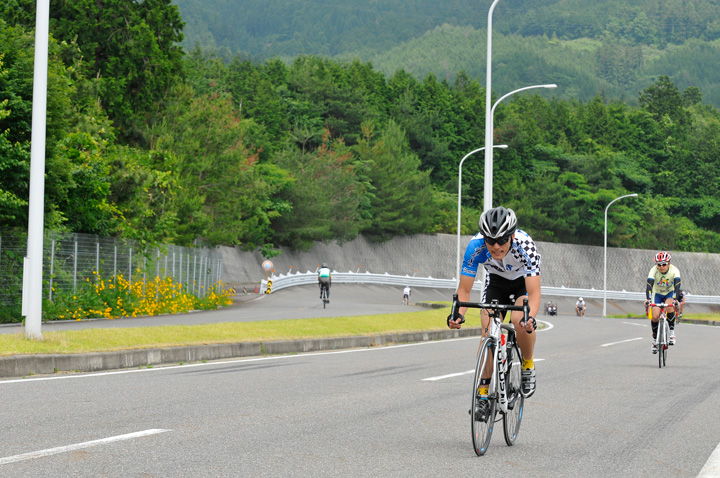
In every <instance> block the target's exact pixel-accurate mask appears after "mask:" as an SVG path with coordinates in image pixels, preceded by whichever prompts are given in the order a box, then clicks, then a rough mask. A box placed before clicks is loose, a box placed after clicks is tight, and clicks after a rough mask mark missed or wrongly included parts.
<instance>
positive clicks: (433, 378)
mask: <svg viewBox="0 0 720 478" xmlns="http://www.w3.org/2000/svg"><path fill="white" fill-rule="evenodd" d="M470 373H475V370H468V371H467V372H458V373H450V374H447V375H440V376H437V377H430V378H424V379H423V381H428V382H434V381H435V380H443V379H446V378H453V377H459V376H460V375H468V374H470Z"/></svg>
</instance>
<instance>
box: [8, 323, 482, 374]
mask: <svg viewBox="0 0 720 478" xmlns="http://www.w3.org/2000/svg"><path fill="white" fill-rule="evenodd" d="M480 329H481V327H469V328H466V329H460V330H433V331H425V332H404V333H397V334H385V335H373V336H356V337H335V338H317V339H304V340H280V341H272V342H238V343H230V344H208V345H192V346H184V347H165V348H152V349H133V350H122V351H116V352H96V353H89V354H37V355H11V356H9V357H0V378H17V377H27V376H30V375H52V374H56V373H60V372H99V371H105V370H121V369H127V368H138V367H146V366H150V365H169V364H178V363H191V362H202V361H208V360H220V359H228V358H239V357H253V356H261V355H281V354H293V353H302V352H317V351H324V350H343V349H352V348H357V347H376V346H382V345H388V344H392V343H411V342H427V341H431V340H446V339H453V338H461V337H474V336H479V335H480Z"/></svg>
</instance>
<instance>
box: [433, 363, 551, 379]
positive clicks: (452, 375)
mask: <svg viewBox="0 0 720 478" xmlns="http://www.w3.org/2000/svg"><path fill="white" fill-rule="evenodd" d="M543 360H545V359H537V358H536V359H535V360H534V361H535V362H542V361H543ZM516 363H517V362H516ZM471 373H475V370H474V369H473V370H468V371H467V372H458V373H449V374H447V375H438V376H437V377H428V378H423V379H422V381H423V382H435V381H437V380H444V379H446V378H453V377H459V376H461V375H469V374H471Z"/></svg>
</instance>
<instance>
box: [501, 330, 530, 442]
mask: <svg viewBox="0 0 720 478" xmlns="http://www.w3.org/2000/svg"><path fill="white" fill-rule="evenodd" d="M507 353H508V357H507V363H508V371H507V373H506V374H505V390H507V396H508V411H507V413H505V416H504V417H503V432H504V433H505V443H507V444H508V446H513V444H514V443H515V440H516V439H517V436H518V433H520V423H521V422H522V417H523V412H524V411H525V397H524V396H523V394H522V376H521V370H522V354H521V353H520V349H519V348H518V345H517V344H516V343H514V342H513V345H512V347H508V349H507Z"/></svg>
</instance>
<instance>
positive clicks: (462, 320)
mask: <svg viewBox="0 0 720 478" xmlns="http://www.w3.org/2000/svg"><path fill="white" fill-rule="evenodd" d="M458 319H460V322H458V321H457V320H458ZM451 320H452V321H453V322H456V325H457V327H455V328H457V329H459V328H460V324H464V323H465V316H464V315H462V314H461V313H460V312H455V316H454V317H453V314H450V315H448V317H447V325H448V327H450V328H451V329H452V328H453V327H451V326H450V321H451Z"/></svg>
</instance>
